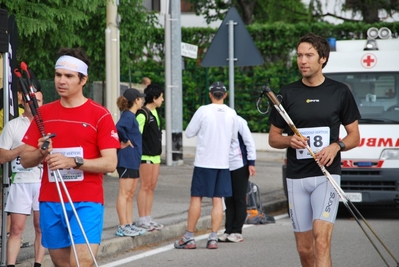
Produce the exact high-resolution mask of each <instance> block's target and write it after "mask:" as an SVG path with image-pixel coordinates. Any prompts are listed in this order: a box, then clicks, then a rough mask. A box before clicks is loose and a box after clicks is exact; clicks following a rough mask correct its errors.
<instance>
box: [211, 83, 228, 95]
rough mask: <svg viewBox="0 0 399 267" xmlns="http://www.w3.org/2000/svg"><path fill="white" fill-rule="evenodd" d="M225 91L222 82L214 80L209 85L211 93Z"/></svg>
mask: <svg viewBox="0 0 399 267" xmlns="http://www.w3.org/2000/svg"><path fill="white" fill-rule="evenodd" d="M226 91H227V90H226V86H224V84H223V83H222V82H214V83H212V85H211V86H210V87H209V92H211V93H212V94H214V93H216V92H221V93H226Z"/></svg>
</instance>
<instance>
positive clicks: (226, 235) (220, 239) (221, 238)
mask: <svg viewBox="0 0 399 267" xmlns="http://www.w3.org/2000/svg"><path fill="white" fill-rule="evenodd" d="M229 235H230V234H227V233H224V234H222V235H221V236H219V238H218V240H219V242H228V241H229V240H227V238H228V237H229Z"/></svg>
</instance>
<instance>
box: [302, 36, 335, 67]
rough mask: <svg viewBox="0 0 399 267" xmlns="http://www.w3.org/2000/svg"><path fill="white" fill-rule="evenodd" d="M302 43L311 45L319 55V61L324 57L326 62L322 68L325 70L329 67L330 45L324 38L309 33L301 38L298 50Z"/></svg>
mask: <svg viewBox="0 0 399 267" xmlns="http://www.w3.org/2000/svg"><path fill="white" fill-rule="evenodd" d="M301 43H309V44H311V45H312V47H313V48H314V49H315V50H316V51H317V53H318V54H319V59H320V58H323V57H324V58H326V62H324V63H323V65H322V68H324V67H325V66H326V65H327V62H328V58H329V56H330V44H329V43H328V41H327V39H326V38H323V37H321V36H319V35H316V34H314V33H308V34H306V35H304V36H302V37H301V38H299V41H298V44H297V46H296V47H297V49H298V46H299V45H300V44H301Z"/></svg>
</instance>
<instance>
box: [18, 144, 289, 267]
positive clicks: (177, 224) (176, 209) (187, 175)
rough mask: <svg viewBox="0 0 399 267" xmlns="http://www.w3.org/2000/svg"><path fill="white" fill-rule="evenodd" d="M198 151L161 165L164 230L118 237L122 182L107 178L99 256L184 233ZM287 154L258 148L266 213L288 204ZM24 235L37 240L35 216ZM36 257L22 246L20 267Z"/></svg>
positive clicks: (206, 216) (157, 212)
mask: <svg viewBox="0 0 399 267" xmlns="http://www.w3.org/2000/svg"><path fill="white" fill-rule="evenodd" d="M194 153H195V150H194V149H193V148H184V157H183V159H184V164H183V165H182V166H166V165H165V164H162V165H161V171H160V176H159V180H158V184H157V187H156V189H155V196H154V205H153V211H152V216H153V218H154V220H155V221H157V222H159V223H161V224H163V225H164V226H165V227H164V229H162V230H160V231H153V232H150V233H147V234H145V235H142V236H138V237H135V238H130V237H116V236H115V232H116V229H117V225H118V217H117V213H116V208H115V203H116V198H117V195H118V185H119V184H118V182H119V181H118V178H116V177H111V176H105V177H104V191H105V216H104V217H105V219H104V231H103V236H102V243H101V245H100V249H99V253H98V258H102V257H108V256H110V255H114V254H115V253H118V252H124V251H127V250H131V249H132V248H134V247H137V246H143V245H148V244H154V243H158V242H162V241H165V240H173V239H174V238H176V239H177V238H178V237H180V236H181V235H182V234H183V233H184V231H185V227H186V220H187V212H188V207H189V200H190V185H191V175H192V171H193V160H194ZM283 157H284V153H283V151H281V152H268V151H257V158H258V159H257V161H256V169H257V174H256V176H254V177H251V179H250V180H251V181H252V182H254V183H256V184H257V185H258V186H259V189H260V192H261V196H262V203H263V209H264V211H265V213H266V214H269V213H272V212H276V211H279V210H281V209H283V208H285V207H286V198H285V196H284V192H283V186H282V182H281V163H282V160H283ZM136 196H137V193H136ZM136 196H135V199H134V205H133V219H134V220H137V219H138V214H137V202H136ZM211 207H212V203H211V199H209V198H204V199H203V205H202V214H201V218H200V220H199V221H198V224H197V230H207V229H208V228H209V227H210V211H211ZM23 238H24V241H30V242H31V243H33V228H32V222H31V218H28V220H27V229H26V230H25V234H24V236H23ZM171 242H172V241H171ZM33 257H34V254H33V246H30V247H28V248H22V249H21V251H20V254H19V255H18V264H17V266H19V267H28V266H29V267H30V266H33ZM42 266H43V267H47V266H52V263H51V261H50V257H49V256H48V255H46V256H45V259H44V261H43V265H42Z"/></svg>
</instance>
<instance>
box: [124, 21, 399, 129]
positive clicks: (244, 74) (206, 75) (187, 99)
mask: <svg viewBox="0 0 399 267" xmlns="http://www.w3.org/2000/svg"><path fill="white" fill-rule="evenodd" d="M370 27H377V28H381V27H388V28H389V29H390V30H391V31H392V33H393V34H396V36H397V33H398V32H399V23H397V22H396V23H377V24H373V25H370V24H364V23H343V24H339V25H332V24H329V23H316V24H307V23H298V24H286V23H273V24H262V25H260V24H253V25H250V26H248V27H247V29H248V32H249V33H250V35H251V36H252V38H253V41H254V43H255V45H256V47H257V48H258V50H259V51H260V53H261V55H262V56H263V58H264V64H263V65H262V66H256V67H241V68H235V74H234V76H235V80H234V85H235V108H236V110H237V113H238V114H240V115H241V116H242V117H243V118H245V119H246V120H247V121H248V124H249V127H250V129H251V131H253V132H268V130H269V124H268V121H267V120H268V117H267V115H262V114H260V113H259V112H258V111H257V109H256V105H255V103H256V101H257V99H258V97H259V93H260V91H261V87H262V85H264V84H265V83H266V81H268V80H269V79H270V87H271V88H272V89H273V90H275V91H278V90H279V88H280V87H281V86H282V85H284V84H287V83H289V82H292V81H295V80H297V79H299V78H300V75H299V73H298V70H297V65H296V61H295V58H293V54H294V52H295V48H296V45H297V41H298V39H299V37H300V36H302V35H304V34H306V33H308V32H313V33H315V34H318V35H321V36H323V37H325V38H328V37H335V38H336V39H337V40H343V39H365V38H366V36H367V30H368V29H369V28H370ZM216 32H217V29H211V28H182V41H183V42H186V43H190V44H195V45H198V46H199V49H198V50H199V51H198V59H196V60H194V59H190V58H185V69H184V70H183V71H182V83H183V96H182V97H183V128H184V129H185V128H186V126H187V124H188V122H189V120H190V119H191V116H192V115H193V114H194V112H195V110H196V109H197V108H198V107H199V106H200V105H203V104H207V103H209V98H208V88H209V85H210V84H211V83H212V82H213V81H222V82H224V83H225V85H226V87H227V88H228V79H229V76H228V67H223V68H222V67H215V68H204V67H201V59H202V58H203V57H204V55H205V53H206V49H207V48H208V47H209V45H210V43H211V40H212V38H213V37H214V35H215V34H216ZM155 39H156V43H155V44H153V45H152V47H156V48H157V49H158V51H163V49H162V47H163V44H164V31H163V29H159V31H158V33H157V36H156V38H155ZM226 49H228V48H227V47H226ZM124 54H126V53H124V52H123V51H121V55H124ZM163 56H164V55H163V52H161V53H160V54H159V57H160V58H161V59H163ZM248 56H250V55H248ZM124 60H125V59H124V58H121V62H122V63H121V81H123V82H129V71H128V68H129V66H128V65H127V64H123V62H124ZM131 71H132V73H131V77H132V82H133V83H140V82H141V78H142V77H143V76H148V77H150V78H151V80H152V81H153V83H158V84H162V85H163V84H164V83H165V81H164V66H163V62H162V60H161V61H160V62H159V61H152V60H147V61H141V62H136V63H134V64H133V65H132V66H131ZM226 104H229V103H228V100H227V102H226Z"/></svg>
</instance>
